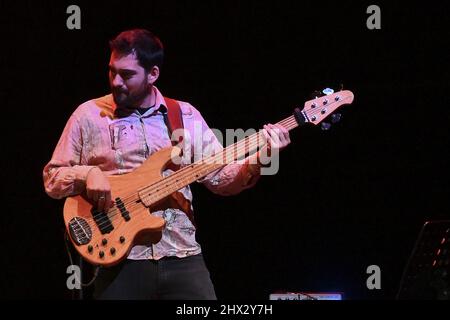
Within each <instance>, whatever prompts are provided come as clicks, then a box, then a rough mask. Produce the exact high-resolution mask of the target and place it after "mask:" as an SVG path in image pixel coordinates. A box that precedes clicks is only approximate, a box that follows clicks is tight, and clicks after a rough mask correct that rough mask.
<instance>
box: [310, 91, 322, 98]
mask: <svg viewBox="0 0 450 320" xmlns="http://www.w3.org/2000/svg"><path fill="white" fill-rule="evenodd" d="M322 96H323V93H322V92H320V91H318V90H316V91H314V92H313V93H311V98H312V99H316V98H320V97H322Z"/></svg>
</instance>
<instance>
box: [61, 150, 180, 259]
mask: <svg viewBox="0 0 450 320" xmlns="http://www.w3.org/2000/svg"><path fill="white" fill-rule="evenodd" d="M176 149H178V148H174V147H169V148H165V149H162V150H160V151H159V152H157V153H155V154H153V155H152V156H150V157H149V158H148V159H147V160H146V161H145V162H144V163H143V164H142V165H141V166H140V167H139V168H137V169H136V170H135V171H133V172H131V173H127V174H124V175H113V176H109V177H108V179H109V182H110V184H111V197H112V199H113V200H114V199H117V198H120V199H121V200H122V201H123V202H124V203H125V204H124V208H125V209H126V210H127V212H128V214H127V213H125V215H124V214H122V212H121V211H120V210H119V209H118V207H117V206H116V204H115V206H114V207H113V208H111V209H110V211H109V213H108V215H106V214H105V213H103V214H102V213H95V211H94V212H93V211H92V210H95V208H93V206H92V205H91V203H90V202H89V201H88V200H87V199H86V198H85V196H83V195H78V196H74V197H69V198H67V199H66V202H65V205H64V223H65V226H66V229H67V231H68V233H69V235H70V239H71V241H72V243H73V245H74V247H75V248H76V250H77V251H78V253H79V254H80V255H81V256H82V257H83V258H84V259H85V260H87V261H88V262H89V263H91V264H93V265H102V266H105V267H109V266H113V265H115V264H117V263H119V262H120V261H121V260H123V259H125V258H126V257H127V256H128V254H129V252H130V250H131V248H132V247H133V245H136V244H147V245H148V244H150V243H157V242H158V241H159V240H160V239H161V236H162V230H163V228H164V226H165V221H164V219H163V218H160V217H155V216H153V215H152V214H151V213H150V209H153V208H149V207H146V206H145V205H144V203H143V202H142V201H140V199H139V196H138V193H137V191H138V190H139V189H141V188H143V187H145V186H148V185H151V184H152V183H153V182H156V181H159V180H161V179H162V172H163V170H164V169H166V168H167V167H168V166H170V164H171V160H170V159H171V155H172V154H173V153H177V154H179V149H178V150H176ZM179 198H180V197H177V201H174V199H175V197H174V195H169V196H168V197H167V199H164V200H163V201H160V202H158V203H157V204H156V205H157V208H158V209H164V208H167V207H176V206H178V207H179V208H182V207H183V205H177V204H178V201H179ZM184 207H186V205H184ZM155 208H156V206H155ZM127 216H128V217H129V219H128V221H127V219H126V218H127Z"/></svg>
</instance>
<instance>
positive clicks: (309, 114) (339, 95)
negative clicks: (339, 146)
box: [294, 88, 354, 130]
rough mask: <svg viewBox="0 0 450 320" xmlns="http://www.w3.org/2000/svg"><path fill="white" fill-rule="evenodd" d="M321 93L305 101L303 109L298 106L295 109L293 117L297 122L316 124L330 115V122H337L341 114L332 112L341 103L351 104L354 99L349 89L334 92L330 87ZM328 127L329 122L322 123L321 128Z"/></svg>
mask: <svg viewBox="0 0 450 320" xmlns="http://www.w3.org/2000/svg"><path fill="white" fill-rule="evenodd" d="M322 93H323V96H320V97H319V96H315V98H314V99H312V100H309V101H307V102H305V105H304V108H303V110H300V108H296V109H295V113H294V115H295V119H296V120H297V122H298V123H299V124H303V123H307V122H309V123H312V124H314V125H318V124H319V123H321V122H322V121H323V120H325V118H327V117H328V116H330V115H331V117H330V119H331V122H332V123H337V122H339V121H340V120H341V114H339V113H335V114H333V112H335V111H336V110H337V109H338V108H339V107H341V106H342V105H345V104H351V103H352V102H353V99H354V95H353V93H352V92H351V91H349V90H341V91H338V92H334V91H333V90H332V89H329V88H327V89H324V90H323V91H322ZM330 127H331V124H330V123H328V122H323V123H322V130H328V129H330Z"/></svg>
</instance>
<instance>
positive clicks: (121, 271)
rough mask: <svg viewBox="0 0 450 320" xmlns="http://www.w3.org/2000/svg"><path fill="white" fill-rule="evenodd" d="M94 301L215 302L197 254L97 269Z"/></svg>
mask: <svg viewBox="0 0 450 320" xmlns="http://www.w3.org/2000/svg"><path fill="white" fill-rule="evenodd" d="M94 298H95V299H100V300H107V299H133V300H141V299H146V300H149V299H162V300H163V299H166V300H175V299H176V300H216V299H217V298H216V294H215V292H214V287H213V284H212V282H211V278H210V276H209V271H208V269H207V268H206V265H205V262H204V260H203V256H202V255H201V254H199V255H195V256H191V257H186V258H176V257H166V258H162V259H160V260H157V261H155V260H128V259H127V260H125V261H124V262H123V263H121V264H120V265H118V266H115V267H112V268H104V269H100V271H99V273H98V277H97V279H96V280H95V288H94Z"/></svg>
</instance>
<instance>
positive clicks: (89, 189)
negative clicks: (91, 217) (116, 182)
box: [86, 167, 112, 211]
mask: <svg viewBox="0 0 450 320" xmlns="http://www.w3.org/2000/svg"><path fill="white" fill-rule="evenodd" d="M86 193H87V197H88V198H89V199H90V200H92V204H93V205H94V207H96V208H97V210H98V211H104V210H108V209H109V208H111V207H112V201H111V186H110V184H109V181H108V179H107V178H106V176H105V174H104V173H103V172H102V171H101V170H100V169H99V168H97V167H95V168H93V169H91V170H90V171H89V173H88V175H87V177H86Z"/></svg>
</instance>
